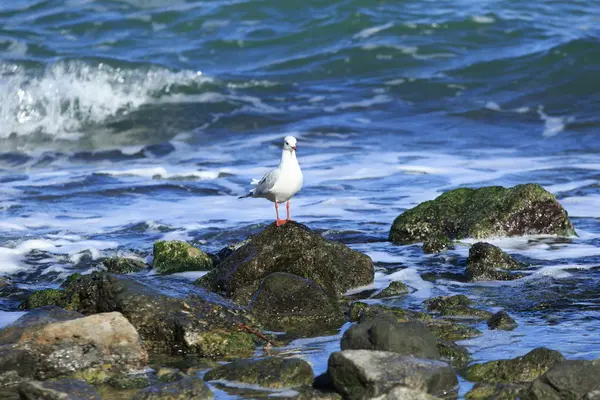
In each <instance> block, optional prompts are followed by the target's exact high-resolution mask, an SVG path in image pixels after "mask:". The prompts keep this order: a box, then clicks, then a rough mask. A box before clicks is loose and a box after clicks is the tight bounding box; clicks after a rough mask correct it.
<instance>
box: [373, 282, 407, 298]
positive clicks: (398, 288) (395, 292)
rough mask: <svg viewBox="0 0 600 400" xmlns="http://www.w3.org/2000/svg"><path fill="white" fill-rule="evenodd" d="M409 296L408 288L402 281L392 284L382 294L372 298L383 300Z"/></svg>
mask: <svg viewBox="0 0 600 400" xmlns="http://www.w3.org/2000/svg"><path fill="white" fill-rule="evenodd" d="M404 294H408V288H407V287H406V285H405V284H404V283H402V282H400V281H394V282H390V284H389V286H388V287H386V288H385V289H383V290H382V291H381V292H379V293H377V294H375V295H374V296H372V297H373V298H374V299H383V298H385V297H393V296H402V295H404Z"/></svg>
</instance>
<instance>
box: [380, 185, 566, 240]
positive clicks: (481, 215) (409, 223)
mask: <svg viewBox="0 0 600 400" xmlns="http://www.w3.org/2000/svg"><path fill="white" fill-rule="evenodd" d="M528 234H557V235H575V229H574V228H573V225H572V224H571V222H570V221H569V219H568V217H567V212H566V211H565V210H564V209H563V208H562V206H561V205H560V204H559V203H558V201H557V200H556V198H555V197H554V196H553V195H552V194H551V193H549V192H548V191H546V190H544V189H543V188H542V187H541V186H539V185H536V184H527V185H518V186H515V187H513V188H508V189H507V188H503V187H501V186H490V187H483V188H480V189H470V188H460V189H455V190H451V191H449V192H446V193H444V194H442V195H441V196H439V197H437V198H436V199H435V200H431V201H426V202H424V203H421V204H419V205H418V206H416V207H415V208H412V209H410V210H407V211H405V212H404V213H402V214H401V215H400V216H398V217H397V218H396V219H395V220H394V223H393V225H392V228H391V230H390V236H389V239H390V240H391V241H393V242H398V243H414V242H421V241H424V240H427V239H428V238H430V237H431V236H432V235H440V236H445V237H447V238H449V239H464V238H468V237H471V238H479V239H481V238H486V237H501V236H522V235H528Z"/></svg>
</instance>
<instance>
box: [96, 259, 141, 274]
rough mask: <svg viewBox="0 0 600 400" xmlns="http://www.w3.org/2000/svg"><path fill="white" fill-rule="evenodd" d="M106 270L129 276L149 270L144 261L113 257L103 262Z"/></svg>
mask: <svg viewBox="0 0 600 400" xmlns="http://www.w3.org/2000/svg"><path fill="white" fill-rule="evenodd" d="M103 264H104V266H105V267H106V270H107V271H108V272H110V273H113V274H129V273H132V272H140V271H144V270H145V269H147V267H146V264H144V262H143V261H140V260H136V259H135V258H125V257H111V258H107V259H106V260H104V261H103Z"/></svg>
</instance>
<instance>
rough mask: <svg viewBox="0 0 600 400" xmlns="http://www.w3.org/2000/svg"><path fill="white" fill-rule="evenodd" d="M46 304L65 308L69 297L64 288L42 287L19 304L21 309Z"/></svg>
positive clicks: (29, 308)
mask: <svg viewBox="0 0 600 400" xmlns="http://www.w3.org/2000/svg"><path fill="white" fill-rule="evenodd" d="M44 306H57V307H60V308H65V307H66V306H67V299H66V296H65V292H64V290H60V289H42V290H38V291H36V292H33V293H31V294H30V295H29V297H27V300H25V301H24V302H23V303H21V304H20V305H19V309H21V310H31V309H33V308H38V307H44Z"/></svg>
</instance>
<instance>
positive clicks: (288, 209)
mask: <svg viewBox="0 0 600 400" xmlns="http://www.w3.org/2000/svg"><path fill="white" fill-rule="evenodd" d="M285 208H286V209H287V218H286V221H292V220H291V219H290V201H289V200H288V201H287V203H286V205H285Z"/></svg>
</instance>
